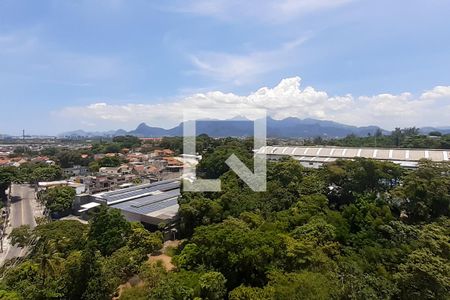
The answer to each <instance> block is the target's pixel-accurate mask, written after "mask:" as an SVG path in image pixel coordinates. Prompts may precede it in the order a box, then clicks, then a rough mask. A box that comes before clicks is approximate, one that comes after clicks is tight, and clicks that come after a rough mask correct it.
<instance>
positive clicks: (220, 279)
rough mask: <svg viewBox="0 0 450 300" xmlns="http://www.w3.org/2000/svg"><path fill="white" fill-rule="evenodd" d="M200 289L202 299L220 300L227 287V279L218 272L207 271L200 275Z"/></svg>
mask: <svg viewBox="0 0 450 300" xmlns="http://www.w3.org/2000/svg"><path fill="white" fill-rule="evenodd" d="M199 281H200V289H201V296H202V298H203V299H208V300H220V299H224V297H225V295H226V293H227V289H226V287H225V284H226V282H227V280H226V279H225V277H224V276H223V275H222V273H220V272H207V273H205V274H203V275H202V276H200V279H199Z"/></svg>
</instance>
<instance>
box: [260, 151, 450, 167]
mask: <svg viewBox="0 0 450 300" xmlns="http://www.w3.org/2000/svg"><path fill="white" fill-rule="evenodd" d="M255 155H265V156H266V158H267V159H268V160H279V159H281V158H283V157H288V156H290V157H292V158H294V159H296V160H298V161H299V162H300V163H301V164H302V165H303V166H304V167H309V168H318V167H320V166H322V165H323V164H325V163H329V162H333V161H335V160H337V159H354V158H358V157H364V158H370V159H375V160H381V161H391V162H393V163H396V164H399V165H400V166H402V167H405V168H416V167H417V165H418V163H419V161H420V160H421V159H429V160H431V161H435V162H448V161H449V157H450V151H449V150H448V149H446V150H438V149H386V148H355V147H325V146H315V147H308V146H298V147H289V146H287V147H277V146H265V147H261V148H260V149H257V150H255Z"/></svg>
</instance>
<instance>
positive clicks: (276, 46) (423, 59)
mask: <svg viewBox="0 0 450 300" xmlns="http://www.w3.org/2000/svg"><path fill="white" fill-rule="evenodd" d="M449 11H450V1H448V0H426V1H425V0H424V1H416V0H408V1H406V0H398V1H392V0H390V1H386V0H379V1H369V0H266V1H264V0H247V1H237V0H210V1H207V0H198V1H194V0H172V1H169V0H165V1H162V0H161V1H159V0H154V1H144V0H128V1H127V0H71V1H69V0H67V1H65V0H40V1H32V0H29V1H24V0H0V103H1V108H0V109H1V116H0V134H5V133H6V134H13V135H19V134H21V132H22V129H25V130H26V132H27V133H28V134H58V133H61V132H64V131H70V130H76V129H84V130H87V131H103V130H111V129H119V128H123V129H126V130H131V129H134V128H135V127H136V126H137V125H138V124H139V123H141V122H146V123H147V124H149V125H152V126H161V127H165V128H169V127H171V126H174V125H176V124H178V123H179V122H180V121H181V120H182V112H183V109H185V108H189V109H193V110H198V111H201V110H202V109H208V112H211V111H213V113H211V114H210V115H208V117H211V118H225V117H231V116H229V115H223V114H222V113H220V112H219V110H218V112H217V113H216V114H214V109H215V108H224V107H225V108H229V110H231V111H233V112H235V113H236V115H243V114H245V112H246V111H249V110H251V109H253V108H263V109H266V110H267V112H268V114H269V115H270V116H271V117H273V118H275V119H282V118H286V117H298V118H316V119H323V120H332V121H337V122H342V123H345V124H350V125H358V126H365V125H378V126H381V127H382V128H385V129H388V130H389V129H393V128H395V127H407V126H450V18H449V17H448V12H449Z"/></svg>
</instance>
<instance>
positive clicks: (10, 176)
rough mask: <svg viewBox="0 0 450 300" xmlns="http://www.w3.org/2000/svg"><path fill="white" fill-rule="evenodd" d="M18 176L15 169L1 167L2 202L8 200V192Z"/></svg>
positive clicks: (0, 193) (0, 196)
mask: <svg viewBox="0 0 450 300" xmlns="http://www.w3.org/2000/svg"><path fill="white" fill-rule="evenodd" d="M16 175H17V171H16V168H14V167H0V200H3V201H5V200H6V190H7V189H8V188H9V186H10V185H11V183H12V182H13V181H14V180H15V177H16Z"/></svg>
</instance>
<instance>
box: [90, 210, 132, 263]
mask: <svg viewBox="0 0 450 300" xmlns="http://www.w3.org/2000/svg"><path fill="white" fill-rule="evenodd" d="M90 225H91V227H90V230H89V233H88V238H89V240H90V241H95V242H96V245H97V247H98V249H99V250H100V252H101V253H102V254H103V255H107V256H108V255H111V254H112V253H113V252H114V251H116V250H117V249H119V248H122V247H123V246H125V244H126V242H127V237H128V235H129V234H130V232H131V226H130V223H129V222H128V221H127V220H125V218H124V217H123V215H122V214H121V213H120V211H119V210H118V209H111V208H108V207H106V206H104V205H102V206H101V207H100V208H99V210H98V212H97V213H95V215H94V217H93V218H92V219H91V221H90Z"/></svg>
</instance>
